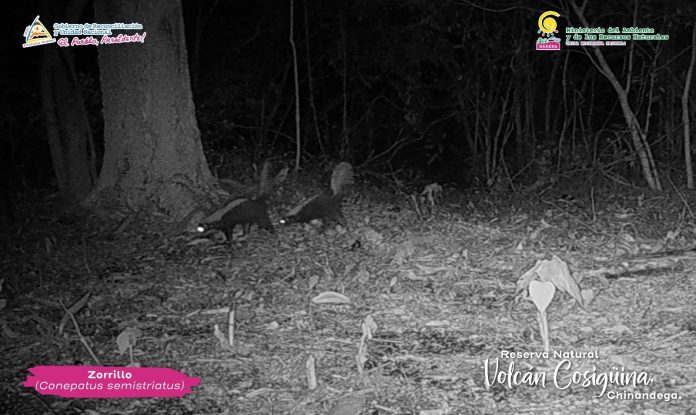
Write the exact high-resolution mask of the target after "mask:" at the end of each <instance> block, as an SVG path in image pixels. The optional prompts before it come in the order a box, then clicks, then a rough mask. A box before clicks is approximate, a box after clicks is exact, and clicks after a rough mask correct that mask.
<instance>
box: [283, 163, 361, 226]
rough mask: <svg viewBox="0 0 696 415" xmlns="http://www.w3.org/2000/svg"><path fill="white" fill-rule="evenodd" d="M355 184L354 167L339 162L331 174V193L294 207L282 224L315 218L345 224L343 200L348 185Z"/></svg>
mask: <svg viewBox="0 0 696 415" xmlns="http://www.w3.org/2000/svg"><path fill="white" fill-rule="evenodd" d="M351 184H353V167H351V165H350V164H348V163H346V162H343V163H340V164H338V165H337V166H336V167H335V168H334V170H333V173H332V174H331V194H321V195H317V196H314V197H312V198H310V199H308V200H306V201H304V202H303V203H301V204H300V205H299V206H297V207H295V208H294V209H292V210H290V211H289V212H288V213H287V214H286V215H285V217H283V219H281V220H280V223H281V224H290V223H297V222H309V221H311V220H313V219H328V220H330V221H333V222H338V223H339V224H341V225H344V226H345V219H344V218H343V212H342V211H341V201H342V199H343V196H344V195H345V192H346V187H347V186H349V185H351Z"/></svg>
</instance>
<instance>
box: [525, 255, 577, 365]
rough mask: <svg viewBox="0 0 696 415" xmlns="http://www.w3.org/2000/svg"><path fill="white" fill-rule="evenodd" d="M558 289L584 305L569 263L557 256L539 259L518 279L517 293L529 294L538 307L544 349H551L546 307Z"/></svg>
mask: <svg viewBox="0 0 696 415" xmlns="http://www.w3.org/2000/svg"><path fill="white" fill-rule="evenodd" d="M556 289H559V290H561V291H565V292H566V293H568V294H570V296H571V297H573V298H574V299H575V301H577V303H578V304H579V305H580V307H584V303H583V297H582V293H581V292H580V288H579V287H578V283H577V282H576V281H575V278H573V276H572V274H571V273H570V269H569V268H568V264H566V263H565V261H563V260H561V259H560V258H558V257H557V256H555V255H554V256H553V258H552V259H551V260H543V261H537V263H536V264H534V266H533V267H532V268H531V269H529V270H527V272H525V273H524V274H522V276H521V277H520V278H519V279H518V280H517V291H516V293H515V294H516V295H522V296H523V298H527V295H528V296H529V298H530V299H531V300H532V302H533V303H534V305H535V306H536V307H537V319H538V321H539V329H540V331H541V338H542V340H543V342H544V351H547V352H548V351H549V324H548V319H547V314H546V309H547V308H548V306H549V304H551V301H552V300H553V297H554V295H555V294H556Z"/></svg>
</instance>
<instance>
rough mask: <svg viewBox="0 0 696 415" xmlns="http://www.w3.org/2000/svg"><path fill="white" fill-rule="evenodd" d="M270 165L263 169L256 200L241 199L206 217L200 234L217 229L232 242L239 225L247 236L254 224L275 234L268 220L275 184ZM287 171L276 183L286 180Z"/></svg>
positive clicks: (201, 225) (280, 174)
mask: <svg viewBox="0 0 696 415" xmlns="http://www.w3.org/2000/svg"><path fill="white" fill-rule="evenodd" d="M269 169H270V166H269V163H268V162H266V163H264V165H263V168H262V169H261V175H260V177H259V189H258V192H257V196H256V198H254V199H247V198H240V199H234V200H232V201H230V202H228V203H226V204H225V205H224V206H222V207H221V208H219V209H217V210H215V211H214V212H213V213H211V214H210V215H208V216H207V217H205V218H204V219H203V220H202V221H201V223H200V224H199V225H198V227H197V228H196V230H197V231H198V232H207V231H209V230H211V229H217V230H220V231H222V232H224V233H225V236H226V237H227V240H228V241H229V240H231V238H232V231H233V230H234V228H235V227H236V226H237V225H242V230H243V232H244V234H245V235H246V234H247V233H249V230H250V229H251V225H252V224H256V225H258V226H259V227H260V228H263V229H266V230H267V231H269V232H271V233H275V230H274V229H273V225H272V224H271V220H270V219H269V218H268V199H270V196H271V193H272V191H273V183H272V181H271V179H270V178H269ZM286 173H287V170H284V171H281V172H280V173H279V174H278V176H277V177H276V179H275V182H279V181H282V180H283V179H284V178H285V176H284V175H285V174H286Z"/></svg>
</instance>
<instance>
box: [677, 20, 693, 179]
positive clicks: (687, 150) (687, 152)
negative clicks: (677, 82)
mask: <svg viewBox="0 0 696 415" xmlns="http://www.w3.org/2000/svg"><path fill="white" fill-rule="evenodd" d="M694 64H696V20H695V21H694V27H693V28H692V29H691V60H690V61H689V70H688V71H686V80H685V82H684V91H683V93H682V97H681V105H682V123H683V124H684V163H685V165H686V187H687V188H689V189H693V188H694V170H693V167H692V166H691V132H690V127H691V125H690V119H689V90H690V89H691V78H692V76H693V74H694Z"/></svg>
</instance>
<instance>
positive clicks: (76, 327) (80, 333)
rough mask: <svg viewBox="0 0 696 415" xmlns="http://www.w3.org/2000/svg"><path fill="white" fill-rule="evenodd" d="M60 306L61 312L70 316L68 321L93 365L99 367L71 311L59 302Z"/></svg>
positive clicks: (97, 360) (99, 364)
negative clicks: (71, 323)
mask: <svg viewBox="0 0 696 415" xmlns="http://www.w3.org/2000/svg"><path fill="white" fill-rule="evenodd" d="M60 306H61V307H63V310H64V311H65V313H66V314H67V315H68V316H70V320H72V322H73V326H75V332H76V333H77V336H78V337H79V338H80V341H81V342H82V344H83V345H84V346H85V348H86V349H87V351H88V352H89V354H90V356H92V360H94V364H95V365H97V366H101V363H100V362H99V359H98V358H97V356H96V355H95V354H94V352H93V351H92V348H91V347H89V344H87V339H86V338H85V336H83V335H82V332H81V331H80V325H79V324H77V320H76V319H75V315H74V314H73V313H72V311H70V310H68V308H67V307H65V304H63V302H62V301H61V302H60Z"/></svg>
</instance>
